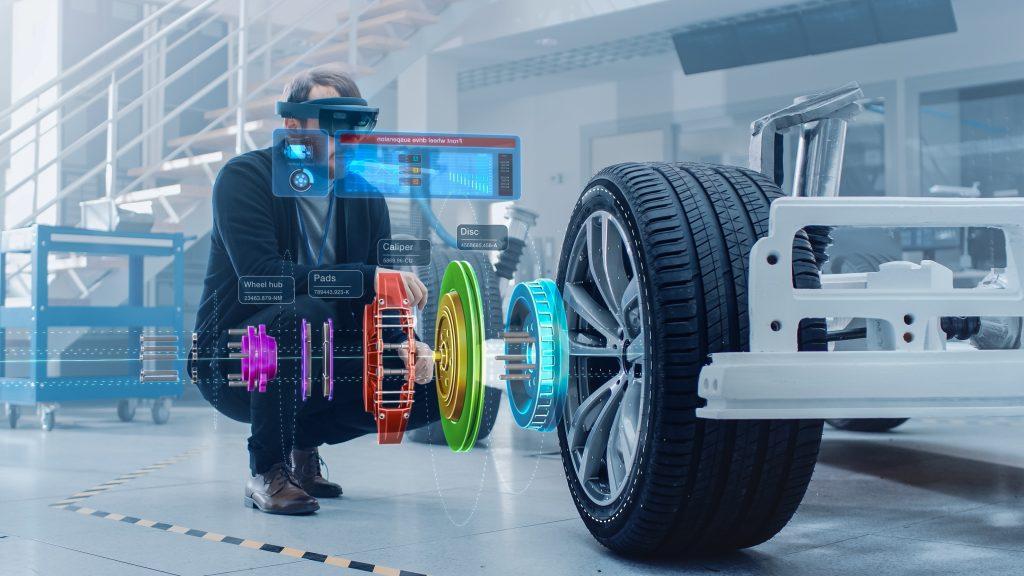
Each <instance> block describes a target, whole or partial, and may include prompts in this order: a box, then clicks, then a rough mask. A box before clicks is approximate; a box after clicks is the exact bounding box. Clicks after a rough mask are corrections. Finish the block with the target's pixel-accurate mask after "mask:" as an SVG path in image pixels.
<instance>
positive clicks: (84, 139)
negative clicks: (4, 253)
mask: <svg viewBox="0 0 1024 576" xmlns="http://www.w3.org/2000/svg"><path fill="white" fill-rule="evenodd" d="M283 1H284V0H277V1H276V2H275V3H274V4H273V5H272V6H271V7H270V8H268V9H267V10H264V11H263V12H262V13H261V14H260V16H263V15H265V14H267V13H269V12H270V11H271V10H272V9H274V8H275V7H277V5H279V4H281V3H282V2H283ZM307 15H308V14H307ZM295 27H296V25H292V26H291V27H290V28H288V29H287V30H285V31H283V32H281V33H280V34H278V35H277V36H276V37H274V39H273V40H272V41H271V42H269V43H268V45H266V46H263V47H261V48H260V49H259V50H257V52H256V54H259V53H262V52H266V51H268V50H269V49H270V48H271V47H273V45H276V43H277V41H279V40H281V39H282V38H283V37H284V36H285V35H287V34H289V33H291V31H292V30H293V29H294V28H295ZM235 33H237V30H236V31H235V32H232V33H229V34H227V35H226V36H224V37H223V38H221V39H220V40H218V41H217V42H215V43H213V44H212V45H210V46H209V47H208V48H206V50H204V51H203V52H202V53H200V54H199V55H198V56H196V57H195V58H193V59H192V65H190V66H183V67H181V68H179V69H178V70H175V71H174V73H173V74H171V75H170V76H167V77H165V78H164V79H163V80H161V81H160V82H159V83H157V84H156V85H154V86H151V87H149V88H147V89H146V90H145V91H143V93H142V94H140V95H139V97H138V98H136V99H135V100H132V101H131V102H129V103H128V104H127V105H125V106H124V107H123V108H122V109H121V110H120V111H119V112H118V113H117V115H116V117H115V118H116V119H117V120H120V119H121V117H123V116H125V115H127V114H129V113H130V112H132V111H134V110H135V109H136V108H138V107H139V106H141V105H142V103H143V99H144V98H145V97H146V96H148V95H149V94H151V93H153V92H154V91H157V90H162V89H163V88H165V87H166V86H167V85H168V84H170V83H171V82H174V81H176V80H177V79H178V78H180V77H181V76H183V75H184V74H186V73H188V72H191V71H192V70H193V69H194V68H195V66H196V65H198V63H200V62H203V61H205V60H206V59H207V58H209V57H210V56H211V55H213V54H214V53H215V52H217V51H219V50H220V48H221V47H223V46H224V45H226V44H227V43H228V42H229V41H230V40H231V39H232V38H233V36H234V34H235ZM237 70H238V66H237V65H235V66H232V67H231V68H230V69H228V71H227V72H225V73H223V74H221V75H220V76H218V77H217V78H215V79H214V80H213V81H211V82H210V83H208V84H207V85H206V86H205V87H204V88H203V89H202V90H200V91H199V92H198V93H196V94H194V95H193V96H192V97H190V98H189V99H188V100H186V101H185V102H183V103H181V104H179V105H178V106H177V107H176V108H175V109H174V110H172V111H171V112H169V113H167V114H165V115H162V116H161V117H160V121H158V122H156V123H154V124H153V125H152V126H150V127H149V128H147V129H146V130H143V131H142V132H141V133H140V134H139V135H137V136H136V137H135V138H133V139H132V140H131V141H130V142H129V143H128V144H126V145H124V146H122V147H121V148H120V149H118V150H117V152H116V155H117V156H121V155H122V154H124V153H125V152H127V151H128V150H130V149H132V148H133V147H134V146H135V145H136V144H138V143H139V142H141V141H142V140H143V139H145V137H146V136H148V135H149V134H151V133H153V132H154V131H156V130H162V129H163V126H164V125H165V124H166V123H167V122H169V121H170V120H173V119H174V118H177V117H178V116H179V115H181V113H182V112H184V111H186V110H188V109H190V108H191V106H192V104H194V103H195V102H196V101H198V100H199V99H200V98H202V97H204V96H206V94H208V93H209V92H211V91H212V90H213V89H214V88H216V87H217V86H219V85H220V84H221V83H222V82H223V81H224V80H225V79H226V78H228V77H230V76H231V74H233V73H235V72H236V71H237ZM133 74H134V72H133V73H131V74H129V76H130V75H133ZM125 78H127V77H125ZM125 78H122V81H123V80H124V79H125ZM263 87H265V86H263ZM263 87H261V88H260V90H262V88H263ZM229 115H230V112H228V113H227V114H224V115H223V116H221V117H220V118H218V119H217V120H215V121H214V122H211V123H210V124H208V125H207V126H206V128H204V129H203V130H202V131H200V132H199V133H197V134H195V135H193V137H192V138H191V139H190V140H189V141H188V142H186V143H185V144H184V145H182V146H180V147H178V149H176V150H175V151H174V152H172V153H171V154H168V155H167V156H165V157H164V158H163V160H164V161H165V160H166V159H167V158H170V157H171V156H174V155H175V154H177V153H178V152H181V151H182V150H183V149H185V148H187V147H188V145H189V144H191V143H192V142H193V141H194V140H195V139H196V138H197V137H199V136H201V135H203V134H205V133H206V132H207V131H209V130H210V128H212V127H213V126H215V125H217V123H218V122H220V121H222V120H224V119H226V118H227V117H228V116H229ZM105 129H106V125H105V124H99V125H97V126H95V127H94V128H92V129H91V130H89V131H88V132H86V133H85V134H83V135H82V136H80V137H79V138H78V139H77V140H75V141H74V142H72V143H71V144H68V145H67V146H65V147H63V148H62V149H61V152H60V154H58V155H57V156H55V157H54V158H52V159H51V160H49V161H47V162H46V163H45V164H44V165H42V166H39V165H38V164H37V165H36V167H35V170H34V171H33V173H32V174H30V175H29V176H27V177H25V178H23V179H22V180H21V181H20V182H18V183H17V184H15V185H14V186H10V187H8V188H7V190H6V191H4V193H3V196H2V197H7V196H9V195H11V194H12V193H14V192H15V191H16V190H18V189H19V188H21V187H22V186H24V185H25V184H26V183H28V182H29V181H31V180H33V179H34V178H36V177H37V176H38V174H39V173H40V172H42V171H43V170H46V169H47V168H49V167H50V166H53V165H55V164H56V163H58V162H60V161H61V160H62V159H63V158H64V157H65V156H67V155H68V154H70V153H72V152H74V151H75V150H78V149H79V148H81V147H82V146H84V145H86V144H88V143H89V142H90V141H91V140H92V138H93V137H95V136H96V135H97V134H99V133H100V132H101V131H103V130H105ZM36 130H38V125H37V127H36ZM48 131H49V130H48ZM33 141H34V142H36V143H38V141H39V135H38V134H37V135H36V136H35V139H34V140H33ZM161 163H162V162H160V163H158V164H157V165H159V164H161ZM102 168H104V165H99V166H96V167H94V168H92V169H91V170H89V171H88V172H86V173H85V174H83V175H82V176H80V177H79V178H78V179H77V180H75V181H73V182H72V183H70V184H68V185H67V186H64V187H62V188H61V191H60V192H59V193H58V195H57V197H56V198H54V199H52V200H51V201H50V202H47V204H46V205H45V206H43V207H42V208H38V209H37V208H36V207H35V206H33V212H32V215H31V216H29V217H28V218H25V219H24V220H22V222H21V223H19V224H17V225H16V226H15V227H20V226H22V225H24V223H25V222H32V221H34V220H35V218H36V216H38V215H39V213H41V212H42V211H44V210H46V209H48V208H49V207H50V206H52V205H54V204H56V203H57V202H59V201H60V200H62V199H64V198H65V197H67V196H68V195H70V193H71V192H73V191H75V190H77V189H78V188H79V187H81V186H82V185H83V184H84V183H86V182H89V181H90V180H91V179H92V178H93V177H94V176H95V175H96V174H98V173H99V171H100V169H102ZM152 173H153V171H152V169H150V170H149V171H147V172H146V173H145V174H144V175H143V176H141V177H139V178H136V179H135V180H133V181H132V182H131V184H129V185H128V187H127V188H130V187H132V186H135V185H136V184H138V183H139V182H140V181H142V180H144V179H146V178H148V177H149V176H150V175H152Z"/></svg>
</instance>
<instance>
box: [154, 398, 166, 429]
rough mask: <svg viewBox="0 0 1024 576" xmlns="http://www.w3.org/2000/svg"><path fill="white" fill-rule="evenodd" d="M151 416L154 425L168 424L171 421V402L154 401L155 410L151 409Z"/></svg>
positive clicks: (163, 400) (161, 399)
mask: <svg viewBox="0 0 1024 576" xmlns="http://www.w3.org/2000/svg"><path fill="white" fill-rule="evenodd" d="M150 416H152V417H153V423H154V424H157V425H161V424H167V421H168V420H170V419H171V404H170V402H168V401H167V400H165V399H163V398H160V399H157V400H156V401H154V402H153V408H151V409H150Z"/></svg>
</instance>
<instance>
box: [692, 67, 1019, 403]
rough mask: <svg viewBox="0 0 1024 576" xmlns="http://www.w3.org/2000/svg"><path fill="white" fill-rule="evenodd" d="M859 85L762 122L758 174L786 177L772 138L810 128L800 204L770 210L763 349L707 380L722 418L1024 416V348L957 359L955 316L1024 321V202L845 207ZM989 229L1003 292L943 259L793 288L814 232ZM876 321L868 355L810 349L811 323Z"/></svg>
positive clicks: (758, 289)
mask: <svg viewBox="0 0 1024 576" xmlns="http://www.w3.org/2000/svg"><path fill="white" fill-rule="evenodd" d="M862 96H863V94H862V93H861V92H860V89H859V88H857V86H856V84H851V85H848V86H845V87H843V88H841V89H839V90H836V91H833V92H830V93H824V94H820V95H817V96H813V97H810V98H806V99H798V100H797V102H796V103H795V104H794V105H793V106H791V107H790V108H787V109H784V110H781V111H779V112H776V113H774V114H771V115H768V116H766V117H765V118H762V119H761V120H759V121H757V122H755V123H754V125H753V137H752V139H751V158H750V160H751V166H752V167H753V168H755V169H758V170H760V171H762V172H764V173H765V174H768V175H771V174H773V172H774V173H778V170H777V162H778V161H779V160H778V156H779V155H778V154H777V153H776V152H777V151H776V150H775V149H774V146H773V142H772V139H773V138H774V137H775V136H776V135H777V134H778V133H780V132H782V131H784V130H787V129H789V128H792V127H801V128H800V129H801V130H802V132H801V141H800V150H799V151H798V155H797V162H798V165H797V168H796V171H795V176H796V177H795V179H794V180H795V184H794V197H792V198H781V199H779V200H777V201H775V202H774V203H773V204H772V206H771V213H770V220H769V230H768V234H767V236H765V237H764V238H761V239H760V240H758V241H757V243H756V244H755V245H754V247H753V249H752V250H751V253H750V266H749V283H750V284H749V290H748V305H749V308H750V315H749V318H750V352H727V353H716V354H712V355H711V363H710V364H708V365H707V366H705V367H704V368H703V370H702V371H701V373H700V377H699V380H698V394H699V395H700V396H701V397H702V398H704V399H705V400H706V401H707V404H706V406H704V407H702V408H699V409H698V410H697V415H698V416H699V417H702V418H709V419H796V418H811V419H819V418H909V417H922V416H980V415H1002V416H1006V415H1024V350H1021V349H1019V348H1018V349H1005V350H975V349H970V350H961V349H947V347H946V340H947V337H946V334H945V332H944V331H943V330H942V329H941V328H940V322H941V318H943V317H958V316H959V317H1011V318H1020V317H1024V289H1022V287H1021V283H1020V274H1019V272H1020V270H1019V268H1018V265H1019V264H1020V263H1022V262H1024V199H978V198H974V199H960V198H914V197H912V198H906V197H849V198H838V197H833V196H834V195H835V192H836V190H838V185H839V176H840V171H841V166H842V153H843V150H842V148H843V141H844V140H845V129H846V122H845V119H846V118H848V117H850V116H851V115H853V114H855V113H856V108H857V106H858V103H859V102H861V100H858V98H860V97H862ZM812 225H813V226H851V227H903V228H906V227H933V228H937V227H988V228H998V229H1000V230H1002V231H1003V235H1004V238H1005V241H1006V269H1005V271H1004V272H1002V278H1003V280H1005V284H1003V285H1002V289H993V288H991V287H979V288H969V289H955V288H954V286H953V273H952V271H951V270H949V269H948V268H945V267H943V266H941V265H939V264H937V263H935V262H931V261H927V260H926V261H923V262H921V264H912V263H909V262H891V263H886V264H883V265H882V266H881V268H880V270H879V271H878V272H868V273H861V274H823V275H822V278H821V281H822V289H820V290H819V289H798V288H794V287H793V278H792V270H793V262H792V258H793V249H792V246H793V239H794V237H795V236H796V235H797V234H798V233H799V231H800V230H802V229H804V228H805V227H807V226H812ZM808 318H831V319H838V318H864V319H865V320H866V324H867V330H866V335H865V341H866V344H867V346H866V347H867V350H848V351H829V352H818V351H797V343H798V329H799V325H800V322H801V320H804V319H808Z"/></svg>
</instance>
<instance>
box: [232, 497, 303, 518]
mask: <svg viewBox="0 0 1024 576" xmlns="http://www.w3.org/2000/svg"><path fill="white" fill-rule="evenodd" d="M242 505H243V506H245V507H246V508H254V509H256V510H259V511H260V512H263V513H264V514H277V515H279V516H301V515H303V514H312V513H313V512H316V511H317V510H319V509H320V505H319V504H314V505H313V506H312V507H311V508H309V509H308V510H264V509H263V508H260V505H259V504H257V503H256V501H255V500H253V499H252V498H251V497H249V496H245V497H243V499H242Z"/></svg>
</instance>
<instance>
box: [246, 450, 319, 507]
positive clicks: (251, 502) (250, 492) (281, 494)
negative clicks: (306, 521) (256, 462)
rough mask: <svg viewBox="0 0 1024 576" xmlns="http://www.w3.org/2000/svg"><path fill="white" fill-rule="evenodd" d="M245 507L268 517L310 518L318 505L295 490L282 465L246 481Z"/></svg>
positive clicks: (289, 474)
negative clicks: (281, 515) (295, 515)
mask: <svg viewBox="0 0 1024 576" xmlns="http://www.w3.org/2000/svg"><path fill="white" fill-rule="evenodd" d="M245 505H246V506H250V507H252V508H258V509H259V510H261V511H263V512H266V513H268V514H310V513H313V512H316V511H317V510H319V509H320V503H319V502H317V501H316V498H313V497H312V496H310V495H309V494H307V493H306V491H305V490H303V489H302V487H300V486H299V484H298V482H297V481H296V480H295V478H294V477H293V476H292V472H291V470H289V469H288V467H287V466H285V464H284V462H281V463H280V464H274V466H273V467H272V468H271V469H270V470H267V471H266V472H264V473H263V474H257V475H255V476H253V477H252V478H249V481H248V482H246V484H245Z"/></svg>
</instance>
